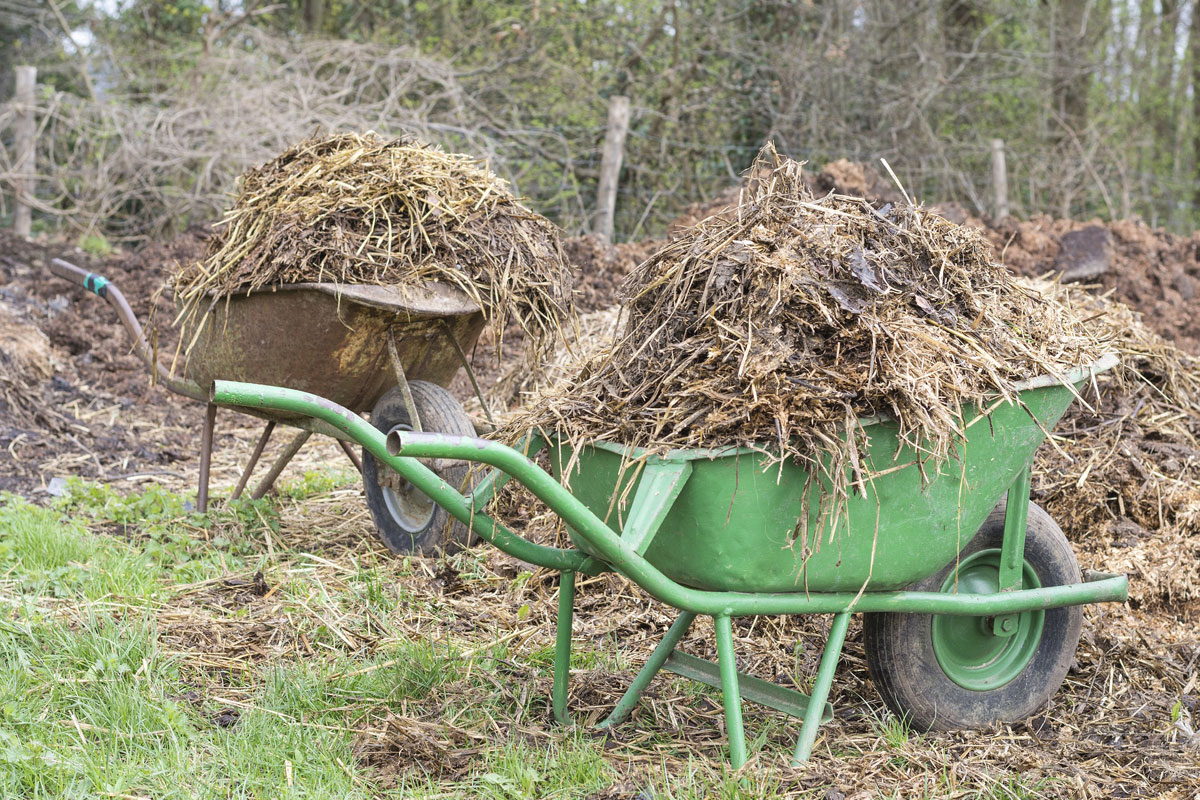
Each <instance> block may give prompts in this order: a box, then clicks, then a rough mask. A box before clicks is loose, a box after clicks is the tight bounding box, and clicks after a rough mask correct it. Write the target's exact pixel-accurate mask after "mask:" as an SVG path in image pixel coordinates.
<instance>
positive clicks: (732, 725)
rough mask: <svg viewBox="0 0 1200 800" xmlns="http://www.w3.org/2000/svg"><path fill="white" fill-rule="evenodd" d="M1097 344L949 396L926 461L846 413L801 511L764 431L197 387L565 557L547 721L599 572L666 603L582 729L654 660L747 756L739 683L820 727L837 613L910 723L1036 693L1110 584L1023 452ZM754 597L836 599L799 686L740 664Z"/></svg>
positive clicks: (465, 517)
mask: <svg viewBox="0 0 1200 800" xmlns="http://www.w3.org/2000/svg"><path fill="white" fill-rule="evenodd" d="M1115 363H1116V359H1115V358H1113V357H1106V358H1103V359H1101V360H1099V361H1097V362H1096V363H1095V364H1091V365H1089V366H1086V367H1081V368H1078V369H1075V370H1071V371H1069V372H1068V373H1067V374H1065V375H1063V376H1061V377H1060V378H1056V377H1050V376H1041V377H1036V378H1032V379H1030V380H1028V381H1025V382H1024V383H1023V384H1021V385H1019V386H1017V387H1015V389H1016V391H1017V392H1018V394H1017V401H1016V402H1014V403H1009V402H1005V401H1000V400H998V401H997V402H996V403H995V404H994V405H992V406H991V407H989V408H984V409H976V408H964V409H963V418H964V428H963V430H964V434H963V435H964V439H963V441H962V442H960V444H959V447H958V448H957V452H956V458H955V459H952V460H951V461H950V462H948V463H947V464H944V465H943V467H942V469H940V470H938V471H936V472H932V471H931V470H925V471H923V470H922V469H921V468H920V466H919V463H920V461H921V454H920V453H919V452H918V451H917V450H915V449H914V448H913V447H912V446H911V445H910V444H908V443H905V442H904V441H902V440H901V438H900V435H899V427H898V426H897V425H896V424H895V423H894V422H891V421H889V420H888V419H886V418H872V419H864V420H860V424H861V425H862V426H863V430H864V432H865V433H866V434H867V435H868V436H869V447H868V448H867V450H866V452H865V453H864V454H863V467H864V471H865V472H866V473H867V474H868V475H869V476H870V479H869V480H868V481H867V482H866V483H865V484H864V485H863V486H862V488H861V490H860V491H858V492H856V493H855V494H854V495H853V496H852V497H850V498H848V499H847V502H846V508H845V511H844V513H840V514H838V515H836V518H834V519H825V520H824V521H822V520H821V519H820V518H818V517H816V516H810V522H811V523H812V524H810V525H809V526H808V527H807V528H802V527H800V526H798V522H799V521H800V519H801V518H802V516H803V515H804V514H805V513H809V514H810V515H816V514H817V509H818V508H819V506H820V497H821V495H822V493H823V492H826V491H828V488H827V486H825V485H824V484H823V483H822V482H821V481H819V480H818V481H811V482H810V481H809V480H808V474H807V472H806V471H805V470H804V469H803V467H801V466H800V465H798V464H795V463H792V462H784V463H782V464H780V463H778V462H775V461H774V460H773V459H771V458H770V456H769V452H768V451H767V450H766V449H751V448H737V447H728V448H717V449H706V450H699V449H696V450H675V451H670V452H667V453H655V452H648V451H644V450H636V449H634V448H630V447H625V446H621V445H619V444H613V443H605V442H590V443H586V444H581V445H580V446H579V447H578V448H577V449H574V448H572V446H571V444H570V443H569V442H565V441H545V440H544V439H540V437H538V436H531V437H530V438H529V439H528V440H527V441H526V442H525V443H524V444H523V445H522V446H521V447H518V448H511V447H507V446H505V445H503V444H500V443H498V442H492V441H487V440H485V439H480V438H474V437H469V436H447V435H444V434H437V433H417V432H412V431H393V432H392V433H389V434H388V435H387V436H386V437H385V436H384V435H382V434H381V433H380V432H379V431H378V430H376V429H375V428H373V427H372V426H370V425H368V424H366V423H365V422H363V421H362V419H360V418H359V417H358V416H357V415H355V414H352V413H350V412H349V411H347V410H346V409H343V408H340V407H338V406H337V405H336V404H334V403H331V402H329V401H328V400H325V399H323V398H320V397H316V396H313V395H311V394H304V393H300V392H293V391H289V390H286V389H280V388H277V387H269V386H255V385H250V384H237V383H226V382H224V381H218V382H217V383H216V384H215V385H214V387H213V399H214V401H215V402H217V403H220V404H222V405H230V406H235V407H238V408H254V409H258V410H265V409H269V410H273V411H287V412H291V413H302V414H307V415H311V416H312V417H314V418H317V419H321V420H324V421H325V422H327V423H329V424H331V425H334V426H336V427H338V428H340V429H341V430H343V431H345V432H346V434H347V435H349V436H350V437H351V438H353V439H355V440H356V441H359V442H361V443H362V444H363V446H364V447H366V448H367V450H369V451H370V452H371V453H373V454H374V455H375V456H376V457H377V458H378V459H379V460H380V461H381V462H382V463H383V464H384V465H385V466H386V467H387V468H389V469H392V470H395V471H396V472H398V473H400V474H402V475H405V476H406V478H407V480H410V481H412V482H413V483H414V484H417V485H418V486H420V487H421V488H422V489H423V490H424V491H425V492H426V493H427V494H428V495H429V496H430V497H433V498H434V499H435V500H436V501H437V502H438V503H439V504H440V505H442V506H444V507H445V508H447V509H449V510H450V512H451V513H453V514H454V515H455V517H457V518H458V519H459V520H461V521H462V522H464V523H467V524H470V525H472V526H473V528H474V530H475V531H476V532H478V534H479V535H480V537H481V538H483V539H485V540H487V541H489V542H491V543H492V544H494V545H496V546H497V547H499V548H500V549H502V550H504V551H505V552H507V553H509V554H510V555H513V556H515V557H516V558H519V559H521V560H523V561H528V562H531V563H534V564H538V565H540V566H543V567H546V568H549V569H554V570H558V571H559V572H561V573H562V580H561V583H560V586H559V596H558V600H559V602H558V620H557V627H558V631H557V646H556V648H555V659H554V684H553V690H552V703H551V704H552V708H553V711H554V715H555V717H556V718H558V719H559V720H560V721H563V722H565V721H567V709H566V700H567V691H566V689H567V678H568V675H569V669H568V667H569V665H570V655H571V618H572V613H573V605H574V595H575V576H576V574H579V573H582V574H588V575H592V574H597V573H599V572H604V571H606V570H615V571H617V572H620V573H621V574H623V575H625V576H626V577H628V578H629V579H630V580H631V581H633V582H634V583H636V584H637V585H638V586H640V587H641V588H642V589H643V590H645V591H646V592H647V593H649V594H651V595H653V596H654V597H656V598H657V599H659V600H661V601H662V602H664V603H666V604H668V605H670V606H673V607H674V608H676V609H678V611H679V616H678V617H677V619H676V621H675V623H674V624H673V625H672V626H671V628H670V629H669V630H668V631H667V633H666V634H665V636H664V637H663V641H662V643H661V644H659V646H658V647H657V648H656V649H655V651H654V652H653V654H651V656H650V657H649V659H648V660H647V663H646V665H645V666H644V667H643V668H642V670H641V671H640V672H639V673H638V675H637V677H636V678H634V679H633V682H632V685H631V686H630V687H629V690H628V691H627V692H626V693H625V695H624V697H623V698H622V699H621V701H620V702H619V703H618V704H617V706H616V708H615V709H614V710H613V712H612V713H611V714H610V715H609V716H608V718H607V719H605V720H604V721H603V722H602V723H600V727H602V728H607V727H611V726H615V725H618V724H620V723H622V722H623V721H624V720H625V719H626V718H627V717H628V716H629V714H630V712H631V711H632V710H633V709H634V708H635V707H636V706H637V704H638V701H639V699H640V698H641V696H642V694H643V693H644V692H645V690H646V688H647V686H648V685H649V683H650V681H651V679H652V678H653V677H654V676H655V675H656V674H657V673H658V672H659V671H660V670H662V669H667V670H670V671H672V672H675V673H677V674H680V675H683V676H685V677H687V678H690V679H693V680H696V681H700V682H701V683H705V684H709V685H711V686H715V687H717V688H720V689H721V690H722V694H723V697H724V705H725V721H726V730H727V735H728V738H729V752H730V760H731V761H732V763H733V766H734V767H735V768H736V767H740V766H741V765H742V764H743V763H745V761H746V757H747V752H746V736H745V733H744V730H743V725H742V711H741V700H742V698H745V699H747V700H751V701H754V702H757V703H760V704H762V705H765V706H768V707H770V708H773V709H776V710H778V711H782V712H784V713H786V714H789V715H793V716H796V717H801V718H803V720H804V722H803V725H802V727H801V729H800V734H799V739H798V741H797V744H796V749H795V754H794V757H793V761H794V762H795V763H799V762H802V761H805V760H807V759H808V758H809V756H810V754H811V753H812V750H813V745H814V742H815V741H816V737H817V728H818V726H819V725H820V724H821V723H822V722H823V721H828V720H829V719H831V718H832V709H831V708H830V706H829V704H828V703H827V702H826V699H827V697H828V694H829V690H830V686H831V684H832V681H833V676H834V671H835V668H836V666H837V663H838V660H839V658H840V655H841V651H842V644H843V642H844V640H845V637H846V632H847V627H848V625H849V621H850V616H851V614H853V613H855V612H861V613H863V614H864V622H863V629H864V635H863V644H864V649H865V650H866V656H867V665H868V667H869V668H870V670H871V674H872V677H873V678H874V680H875V685H876V686H877V688H878V689H879V691H880V693H881V694H882V695H883V698H884V700H885V701H886V702H887V704H888V705H889V706H890V707H891V708H892V709H893V710H894V711H895V712H896V713H897V714H898V715H901V716H902V717H906V718H907V719H908V720H909V722H910V724H912V725H913V726H914V727H918V728H923V729H943V730H944V729H951V728H978V727H982V726H986V725H991V724H995V723H998V722H1011V721H1015V720H1019V719H1023V718H1025V717H1028V716H1029V715H1031V714H1033V713H1035V712H1036V711H1037V710H1038V709H1039V708H1041V707H1042V706H1043V705H1044V704H1045V703H1047V702H1048V701H1049V700H1050V698H1051V697H1052V696H1053V695H1054V693H1055V692H1056V691H1057V690H1058V687H1059V686H1060V685H1061V684H1062V681H1063V679H1064V677H1065V676H1066V673H1067V669H1068V667H1069V665H1070V663H1071V661H1072V659H1073V657H1074V653H1075V649H1076V646H1077V645H1078V642H1079V636H1080V630H1081V625H1082V611H1081V609H1080V608H1079V606H1080V605H1081V604H1084V603H1099V602H1114V601H1122V600H1124V599H1125V598H1126V596H1127V592H1128V586H1127V581H1126V578H1125V577H1124V576H1122V575H1111V574H1103V573H1098V572H1088V573H1081V571H1080V569H1079V564H1078V563H1077V561H1076V559H1075V555H1074V553H1073V552H1072V550H1071V546H1070V544H1069V543H1068V542H1067V540H1066V537H1065V536H1064V535H1063V533H1062V530H1061V529H1059V527H1058V525H1056V524H1055V523H1054V520H1053V519H1051V518H1050V516H1049V515H1048V514H1047V513H1046V512H1045V511H1043V510H1042V509H1041V508H1039V507H1038V506H1036V505H1035V504H1033V503H1032V502H1030V499H1029V491H1030V465H1031V463H1032V461H1033V457H1034V453H1035V451H1036V450H1037V448H1038V445H1039V444H1040V443H1041V442H1042V441H1043V439H1044V438H1045V436H1046V435H1047V432H1048V431H1049V430H1050V429H1052V428H1053V427H1054V424H1055V422H1057V421H1058V419H1059V418H1060V417H1061V416H1062V414H1063V413H1064V412H1065V411H1066V409H1067V408H1068V406H1070V404H1071V402H1072V400H1073V399H1074V398H1075V397H1076V396H1077V391H1076V390H1077V388H1079V387H1081V386H1083V385H1084V384H1085V383H1086V382H1087V381H1089V380H1091V379H1092V376H1093V375H1095V374H1096V373H1098V372H1101V371H1103V370H1105V369H1109V368H1111V367H1112V366H1113V365H1114V364H1115ZM539 439H540V441H539ZM540 448H546V449H547V450H548V455H549V460H550V465H551V472H550V473H547V472H546V471H545V470H543V469H542V468H541V467H539V466H537V464H535V463H534V462H533V461H532V460H531V459H530V457H529V454H531V453H532V452H534V451H535V450H536V449H540ZM427 458H452V459H465V460H469V461H472V462H477V463H482V464H488V465H491V466H492V467H493V468H494V470H493V471H492V472H491V473H490V474H489V475H488V476H487V477H485V478H483V479H482V480H481V481H480V482H479V483H478V485H477V486H476V487H475V488H474V489H473V490H472V491H471V492H470V493H468V494H466V495H464V494H462V493H460V492H459V491H458V490H457V489H456V488H455V487H453V486H449V485H447V484H446V483H445V482H444V481H442V480H441V479H440V478H439V477H438V476H437V475H435V474H434V473H432V472H431V471H430V470H428V469H427V468H426V467H425V466H423V465H422V463H421V461H420V460H421V459H427ZM509 476H511V478H512V479H515V480H517V481H518V482H519V483H521V484H523V485H524V486H525V487H527V488H528V489H529V490H530V491H532V493H533V494H534V495H535V496H537V497H538V498H539V499H540V500H542V501H543V502H544V503H545V504H546V505H547V506H549V508H550V509H551V510H552V511H553V512H554V513H555V514H557V515H558V516H559V517H561V518H562V519H563V521H564V522H565V523H566V524H567V526H568V529H569V531H570V534H571V539H572V542H573V544H574V547H573V548H570V549H565V548H553V547H546V546H542V545H538V544H534V543H532V542H529V541H527V540H525V539H523V538H521V537H520V536H518V535H516V534H514V533H513V532H512V531H510V530H508V529H507V528H505V526H504V525H503V524H501V523H500V522H499V521H497V520H495V519H493V518H492V517H491V516H489V515H488V514H487V513H485V509H486V508H487V504H488V501H489V499H490V498H491V497H492V496H493V495H494V493H495V491H496V489H497V487H499V486H500V485H501V484H502V483H503V482H504V481H505V480H508V479H509ZM803 530H807V533H805V534H804V535H798V534H797V531H803ZM835 534H836V535H835ZM818 543H819V545H820V546H819V547H818ZM763 614H770V615H775V614H832V615H833V620H832V623H831V625H830V630H829V638H828V641H827V643H826V646H825V650H824V653H823V655H822V656H821V661H820V665H819V667H818V668H817V674H816V677H815V679H814V681H813V685H812V692H811V694H810V695H804V694H801V693H800V692H797V691H795V690H794V689H791V688H788V687H785V686H780V685H778V684H776V683H771V682H768V681H765V680H762V679H759V678H756V677H753V676H750V675H745V674H743V673H741V672H739V671H738V669H737V665H736V662H735V658H734V650H733V627H732V625H733V618H735V617H747V616H755V615H763ZM697 615H706V616H710V617H712V619H713V623H714V628H715V638H716V650H717V655H718V660H717V663H712V662H709V661H705V660H702V659H699V658H696V657H694V656H691V655H688V654H687V653H683V652H681V651H679V650H678V649H677V645H678V644H679V643H680V641H681V640H682V638H683V636H684V634H685V633H686V632H687V630H688V629H689V627H690V626H691V625H692V623H693V621H694V620H695V618H696V616H697Z"/></svg>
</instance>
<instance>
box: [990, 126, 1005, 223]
mask: <svg viewBox="0 0 1200 800" xmlns="http://www.w3.org/2000/svg"><path fill="white" fill-rule="evenodd" d="M992 197H993V201H992V212H993V213H994V214H995V216H996V220H997V221H999V220H1002V219H1004V218H1005V217H1007V216H1008V167H1007V166H1006V165H1005V163H1004V140H1003V139H992Z"/></svg>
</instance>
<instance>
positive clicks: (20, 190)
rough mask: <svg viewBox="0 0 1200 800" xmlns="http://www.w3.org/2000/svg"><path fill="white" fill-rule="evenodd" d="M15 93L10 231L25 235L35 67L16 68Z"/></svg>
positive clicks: (32, 162) (29, 221)
mask: <svg viewBox="0 0 1200 800" xmlns="http://www.w3.org/2000/svg"><path fill="white" fill-rule="evenodd" d="M16 72H17V83H16V92H15V93H14V96H13V104H14V105H15V106H16V108H17V122H16V125H14V126H13V146H14V149H15V150H16V159H15V160H14V163H13V168H14V171H15V172H16V179H15V180H14V181H13V189H14V191H15V193H16V202H15V204H14V208H13V233H15V234H16V235H17V236H21V237H24V238H26V239H27V238H29V235H30V233H31V232H32V224H33V208H32V206H31V205H30V201H31V200H32V198H33V181H34V173H35V172H36V170H37V163H36V161H35V159H34V131H35V130H36V126H35V125H34V121H33V112H34V106H33V90H34V86H35V84H36V83H37V67H17V68H16Z"/></svg>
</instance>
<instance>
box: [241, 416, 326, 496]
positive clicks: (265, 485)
mask: <svg viewBox="0 0 1200 800" xmlns="http://www.w3.org/2000/svg"><path fill="white" fill-rule="evenodd" d="M310 436H312V433H311V432H309V431H300V432H299V433H298V434H296V437H295V438H294V439H292V440H291V441H290V442H288V446H287V447H286V448H284V451H283V452H282V453H280V454H279V457H278V458H276V459H275V463H274V464H272V465H271V469H270V471H269V472H267V474H266V475H265V476H263V479H262V481H261V482H260V483H259V484H258V487H257V488H255V490H254V494H252V495H250V496H251V497H252V498H253V499H255V500H259V499H261V498H262V496H263V495H265V494H266V493H267V492H269V491H271V487H272V486H274V485H275V479H276V478H278V477H279V473H281V472H283V468H284V467H286V466H287V465H288V462H289V461H291V460H292V459H293V458H295V456H296V453H298V452H300V448H301V447H303V446H304V443H305V442H307V441H308V437H310Z"/></svg>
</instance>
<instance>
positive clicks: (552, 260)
mask: <svg viewBox="0 0 1200 800" xmlns="http://www.w3.org/2000/svg"><path fill="white" fill-rule="evenodd" d="M428 281H440V282H443V283H447V284H451V285H453V286H456V287H458V288H459V289H461V290H463V291H464V292H466V293H467V294H468V295H470V297H471V299H472V300H474V301H475V302H476V303H478V304H479V305H480V307H481V308H482V309H483V310H484V312H485V313H486V314H487V316H488V317H489V319H490V320H491V321H492V323H493V324H494V325H495V326H496V329H497V330H499V331H503V330H504V329H505V327H506V326H507V325H508V323H509V322H510V321H516V322H517V323H518V324H519V326H520V329H521V331H522V332H523V333H524V334H525V337H526V342H527V346H528V347H527V355H528V356H529V358H530V361H531V363H532V364H534V365H538V364H540V361H541V359H542V358H544V357H545V355H546V354H547V352H549V351H550V350H552V348H553V343H554V341H555V340H556V339H557V338H558V336H559V334H560V332H561V330H562V327H563V326H564V325H566V324H568V320H570V319H571V317H572V314H573V312H572V307H571V289H570V266H569V265H568V263H567V261H566V259H565V257H564V255H563V251H562V245H561V243H560V241H559V234H558V229H557V227H556V226H555V225H554V224H553V223H551V222H550V221H549V220H547V219H545V218H544V217H542V216H540V215H538V214H535V213H534V212H533V211H530V210H529V209H528V208H526V207H525V206H524V205H522V204H521V203H520V202H519V201H518V200H517V198H516V197H514V196H513V194H512V193H511V192H510V191H509V189H508V185H507V183H506V182H505V181H503V180H502V179H500V178H498V177H496V176H495V175H493V174H492V173H491V172H489V171H488V169H487V168H486V166H485V165H482V164H480V163H479V162H477V161H476V160H474V159H472V158H471V157H469V156H465V155H455V154H450V153H445V152H443V151H441V150H440V149H438V148H436V147H433V146H430V145H427V144H424V143H422V142H419V141H417V140H415V139H411V138H401V139H391V140H388V139H384V138H382V137H380V136H377V135H376V134H373V133H366V134H362V135H359V134H338V135H332V136H326V137H321V138H313V139H310V140H307V141H304V142H302V143H300V144H298V145H296V146H295V147H292V148H291V149H289V150H287V151H286V152H285V153H283V154H282V155H280V156H279V157H277V158H276V159H275V160H273V161H270V162H268V163H267V164H264V165H263V166H261V167H257V168H255V169H252V170H250V171H248V172H246V173H245V174H244V175H243V176H242V178H241V180H240V185H239V190H238V193H237V197H236V199H235V201H234V204H233V207H232V208H231V209H230V210H229V211H228V212H227V213H226V214H225V217H224V219H223V220H222V221H221V222H220V223H219V224H218V225H217V227H216V231H215V234H214V236H213V237H212V238H211V240H210V242H209V246H208V252H207V254H206V255H205V257H204V258H203V259H202V260H200V261H197V262H192V263H189V264H185V265H183V266H182V267H181V268H180V269H179V270H178V271H177V272H176V274H175V275H174V277H173V279H172V284H173V288H174V292H175V296H176V299H177V301H178V302H179V303H180V306H181V311H180V315H179V318H178V320H177V322H182V323H183V324H184V326H185V329H186V328H188V326H189V325H191V327H194V328H195V330H194V331H191V332H190V334H189V336H190V341H192V342H194V341H195V338H196V337H197V336H198V334H199V332H200V329H201V327H202V326H201V325H199V324H194V323H195V322H196V320H197V319H198V318H200V317H201V314H200V312H203V311H205V310H207V309H209V308H211V307H213V306H214V305H215V304H216V303H219V302H221V301H222V300H223V299H224V298H227V297H230V296H232V295H235V294H238V293H242V294H245V293H248V292H253V291H255V290H258V289H262V288H264V287H272V286H278V285H282V284H289V283H304V282H332V283H340V284H379V285H389V286H414V285H418V284H422V283H425V282H428ZM187 347H189V348H190V344H187Z"/></svg>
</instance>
